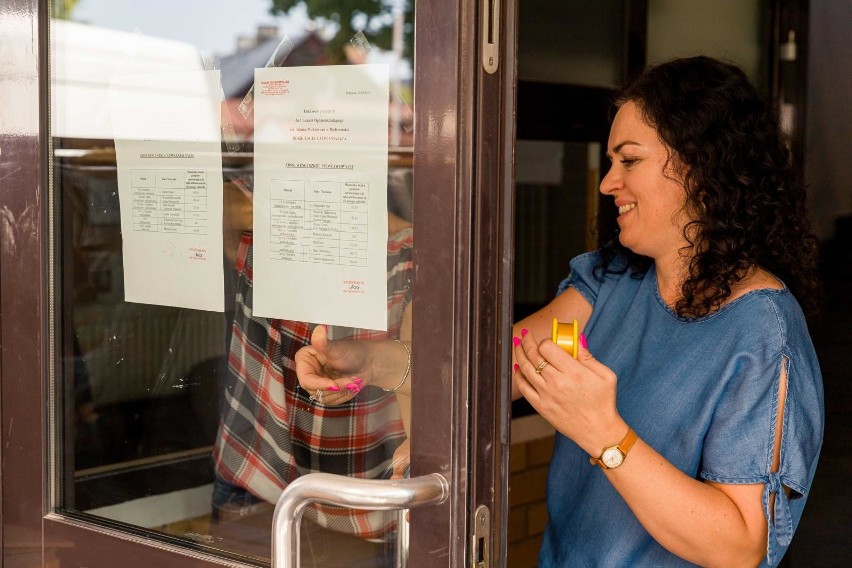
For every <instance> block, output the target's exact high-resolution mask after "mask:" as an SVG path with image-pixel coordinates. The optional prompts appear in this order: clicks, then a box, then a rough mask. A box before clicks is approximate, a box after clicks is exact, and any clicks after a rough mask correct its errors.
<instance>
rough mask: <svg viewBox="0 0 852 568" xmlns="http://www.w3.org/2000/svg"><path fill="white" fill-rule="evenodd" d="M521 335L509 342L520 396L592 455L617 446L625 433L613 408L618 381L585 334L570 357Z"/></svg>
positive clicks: (551, 345) (547, 343)
mask: <svg viewBox="0 0 852 568" xmlns="http://www.w3.org/2000/svg"><path fill="white" fill-rule="evenodd" d="M524 331H526V330H524ZM522 335H523V337H522V338H513V343H514V345H515V348H514V349H515V361H516V362H517V365H516V367H515V369H514V379H515V382H516V384H517V387H518V389H519V390H520V392H521V394H522V395H523V396H524V398H526V399H527V400H528V401H529V403H530V404H531V405H532V406H533V407H534V408H535V409H536V410H537V411H538V412H539V414H541V416H542V417H543V418H544V419H545V420H547V421H548V422H549V423H550V424H551V425H553V427H554V428H556V429H557V430H558V431H559V432H561V433H562V434H564V435H565V436H567V437H568V438H570V439H571V440H573V441H574V442H575V443H577V445H579V446H580V447H581V448H583V450H585V451H586V452H588V453H589V454H590V455H592V456H598V455H599V454H600V452H601V450H602V449H603V448H604V447H606V446H609V445H612V444H615V443H617V442H618V440H620V439H621V438H622V437H623V436H624V433H625V432H626V431H627V425H626V423H625V422H624V421H623V420H622V419H621V417H620V416H619V414H618V410H617V409H616V404H615V393H616V389H615V386H616V382H617V377H616V376H615V373H614V372H613V371H612V370H611V369H610V368H609V367H607V366H606V365H604V364H602V363H601V362H599V361H598V360H597V359H595V358H594V357H593V356H592V354H591V353H589V350H588V348H587V347H586V345H585V336H583V337H582V339H581V343H582V344H583V345H581V346H580V348H579V351H578V357H577V359H574V358H573V357H571V356H570V355H569V354H568V353H566V352H565V351H564V350H563V349H562V348H561V347H559V346H557V345H556V344H555V343H553V342H552V341H551V340H550V339H544V340H542V341H541V342H538V341H536V338H535V337H533V334H532V333H522ZM544 361H547V364H545V365H544V366H543V367H541V366H540V365H542V364H543V362H544Z"/></svg>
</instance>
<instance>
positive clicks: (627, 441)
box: [589, 426, 639, 469]
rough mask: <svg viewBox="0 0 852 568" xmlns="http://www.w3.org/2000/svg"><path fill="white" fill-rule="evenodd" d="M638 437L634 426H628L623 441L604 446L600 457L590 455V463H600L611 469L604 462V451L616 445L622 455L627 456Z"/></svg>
mask: <svg viewBox="0 0 852 568" xmlns="http://www.w3.org/2000/svg"><path fill="white" fill-rule="evenodd" d="M638 439H639V436H638V435H637V434H636V432H634V431H633V428H631V427H630V426H628V427H627V434H625V435H624V438H622V439H621V441H620V442H619V443H618V444H616V445H615V446H607V447H606V448H604V449H603V451H602V452H601V455H600V456H599V457H596V458H594V457H590V458H589V463H590V464H592V465H599V466H601V467H602V468H603V469H611V468H609V467H607V466H606V464H604V462H603V460H602V458H603V455H604V453H606V451H607V450H608V449H610V448H613V447H616V448H618V449H619V451H620V452H621V453H622V455H623V456H624V457H625V458H626V457H627V452H629V451H630V448H632V447H633V444H635V443H636V440H638ZM622 462H623V460H622ZM619 465H620V464H619ZM615 467H617V466H615Z"/></svg>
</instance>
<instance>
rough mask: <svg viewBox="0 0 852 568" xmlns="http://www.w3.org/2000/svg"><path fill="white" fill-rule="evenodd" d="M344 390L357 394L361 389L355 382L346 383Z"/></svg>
mask: <svg viewBox="0 0 852 568" xmlns="http://www.w3.org/2000/svg"><path fill="white" fill-rule="evenodd" d="M346 390H348V391H349V392H351V393H352V394H358V392H359V391H360V390H361V387H360V386H358V385H356V384H355V383H349V384H348V385H346Z"/></svg>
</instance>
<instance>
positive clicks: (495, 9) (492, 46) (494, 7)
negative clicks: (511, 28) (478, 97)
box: [482, 0, 500, 75]
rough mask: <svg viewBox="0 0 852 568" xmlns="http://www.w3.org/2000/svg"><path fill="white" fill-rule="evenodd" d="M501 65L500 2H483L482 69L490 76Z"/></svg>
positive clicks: (491, 0)
mask: <svg viewBox="0 0 852 568" xmlns="http://www.w3.org/2000/svg"><path fill="white" fill-rule="evenodd" d="M499 64H500V0H482V67H483V68H484V69H485V72H486V73H488V74H489V75H491V74H493V73H494V72H496V71H497V67H498V66H499Z"/></svg>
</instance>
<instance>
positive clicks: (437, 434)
mask: <svg viewBox="0 0 852 568" xmlns="http://www.w3.org/2000/svg"><path fill="white" fill-rule="evenodd" d="M481 6H482V3H481V2H475V1H462V2H457V1H456V0H430V1H429V2H421V3H419V4H418V5H417V7H416V11H417V12H416V19H415V25H416V35H417V37H418V53H417V63H416V66H417V68H416V70H415V72H416V79H415V80H416V81H417V82H418V86H417V88H418V100H417V102H416V105H417V113H416V120H417V126H416V139H417V143H416V147H415V167H416V168H417V171H416V177H415V179H416V183H417V189H418V190H419V191H417V192H415V202H416V204H415V213H414V215H415V226H417V227H421V229H420V231H419V232H418V234H419V235H420V237H419V239H418V249H417V253H416V258H415V263H416V274H417V275H418V276H417V278H416V280H415V295H416V296H417V297H418V298H419V299H418V302H416V303H415V304H416V305H415V318H414V319H415V326H414V335H415V341H416V342H417V345H418V346H420V347H419V348H418V350H417V352H416V353H415V355H414V366H415V367H416V368H417V369H422V370H423V371H421V374H420V377H422V379H421V380H419V381H415V383H414V384H415V385H416V386H415V387H414V389H415V391H416V392H417V394H416V395H415V396H416V397H418V404H417V405H416V406H415V410H414V425H415V433H414V436H413V444H414V448H415V451H414V463H413V464H412V474H413V475H420V474H423V473H428V472H432V471H438V472H441V473H443V474H445V475H446V476H447V477H448V478H449V479H450V481H451V484H452V487H453V495H452V497H451V499H450V500H449V502H448V503H447V504H445V505H444V506H443V507H442V508H440V509H432V510H430V509H423V510H417V511H415V512H414V513H413V514H412V521H411V522H412V526H411V534H412V535H428V536H427V537H426V538H414V539H413V540H412V548H411V559H412V563H411V565H412V566H429V567H431V566H441V567H455V566H459V565H463V563H464V562H465V561H466V560H465V559H466V557H467V555H468V553H469V549H470V547H469V543H468V540H469V539H468V538H466V535H467V528H468V526H469V523H468V517H469V510H470V509H471V508H472V507H473V506H475V505H476V504H480V503H484V504H486V505H488V506H489V507H490V508H491V511H492V526H493V528H494V529H496V530H495V531H494V533H493V534H494V535H498V534H501V533H502V534H505V520H504V519H502V517H503V516H504V515H502V514H500V511H499V508H500V507H501V505H502V503H504V502H505V500H506V487H505V484H506V476H505V471H506V469H507V455H506V451H507V448H508V422H507V420H508V416H507V415H506V413H505V412H501V411H498V410H497V408H499V407H498V405H497V404H496V403H497V402H498V401H500V402H504V401H505V400H507V397H508V394H507V390H506V389H507V385H508V373H507V371H506V370H505V369H506V368H507V367H508V365H507V363H506V361H507V359H506V358H507V356H508V348H507V347H506V346H504V345H503V343H502V339H504V338H505V337H508V336H507V332H506V329H505V327H506V326H507V324H508V323H509V318H507V314H509V313H510V309H509V306H510V295H508V296H504V295H502V293H501V292H502V290H504V289H508V282H509V277H508V274H511V271H510V268H511V266H510V263H509V262H508V261H507V253H506V250H507V249H506V247H507V246H510V243H511V239H510V238H507V235H509V234H510V232H511V225H510V224H509V225H507V224H506V223H505V220H506V215H507V214H510V213H511V205H510V203H511V202H510V200H509V196H510V195H511V190H510V181H511V174H509V175H506V173H505V171H502V172H501V170H502V168H501V167H500V164H501V163H504V162H505V161H506V160H509V162H508V163H510V162H511V154H512V153H511V144H512V126H511V125H512V123H513V112H512V109H511V106H512V102H513V90H512V82H513V81H514V48H512V49H511V50H509V51H508V52H507V51H506V49H505V45H510V46H513V45H514V30H513V29H508V30H506V28H507V26H506V25H505V22H512V21H513V19H514V12H515V5H514V2H508V3H507V4H506V5H504V7H503V10H504V13H503V18H502V21H503V22H504V24H503V28H504V33H503V35H502V37H503V38H504V39H503V44H504V45H503V50H502V53H503V64H502V65H501V71H500V73H499V74H497V75H495V76H485V74H484V73H483V72H482V71H481V66H480V65H479V62H478V60H477V57H478V55H477V54H478V45H477V41H478V39H477V38H478V36H479V34H478V28H479V26H478V25H477V21H478V20H477V18H478V10H479V9H480V7H481ZM448 14H457V17H456V18H448ZM0 16H3V17H2V18H0V22H3V24H2V26H3V27H4V28H7V29H3V30H0V31H3V32H4V33H3V37H4V49H3V50H0V65H2V66H3V69H4V71H5V73H4V76H3V78H2V79H0V101H3V105H4V107H6V108H7V109H9V108H14V106H15V105H14V104H9V102H10V101H15V103H17V105H18V106H19V109H16V113H15V115H14V117H12V116H11V115H10V114H9V112H8V110H7V111H5V112H4V110H3V109H2V108H0V113H3V115H2V120H0V213H2V216H0V228H2V236H3V241H2V247H0V272H2V273H3V274H4V275H6V276H7V277H6V278H4V280H3V282H2V286H0V310H2V311H0V318H2V319H0V345H2V356H0V426H2V432H0V434H2V438H0V452H2V453H0V458H2V462H0V463H2V471H0V473H2V478H0V479H2V481H0V495H1V496H2V499H3V500H2V502H1V503H0V514H2V517H0V520H2V526H0V535H2V539H3V540H2V555H3V556H2V559H3V560H4V565H5V562H8V565H10V566H17V565H21V564H23V565H42V564H50V563H51V562H54V561H57V562H58V564H59V565H62V566H64V565H68V566H89V567H94V566H114V565H115V564H116V561H117V559H120V563H121V565H122V566H124V567H128V568H135V567H137V566H138V567H139V568H142V567H145V568H147V567H148V566H170V565H180V566H204V567H207V566H210V567H212V566H220V565H234V562H233V561H228V560H225V559H221V558H218V557H215V556H213V555H210V554H208V553H206V552H205V551H204V550H203V549H202V548H201V547H199V548H198V549H197V550H193V549H189V548H188V547H187V546H184V545H183V544H177V543H169V542H163V541H160V540H153V539H151V538H149V537H147V536H145V535H144V534H142V533H139V534H132V533H129V532H124V531H122V530H120V529H119V528H118V527H107V526H104V525H101V524H97V525H96V524H94V523H91V522H89V521H87V520H85V519H82V518H74V517H72V516H69V515H64V514H58V513H55V512H52V511H51V510H50V507H51V506H52V505H51V503H53V502H54V501H55V500H54V497H53V496H54V494H55V492H56V489H55V488H54V480H53V479H52V477H51V475H52V474H51V472H50V469H49V467H50V466H49V464H50V462H51V458H52V456H51V452H52V451H53V450H52V449H51V448H52V445H51V440H50V439H49V435H50V432H51V426H52V424H53V418H52V414H51V409H50V406H49V404H48V401H49V398H48V397H50V396H54V393H53V392H52V389H51V386H50V385H51V381H50V377H51V376H52V367H51V365H54V362H55V360H56V358H55V356H54V355H53V353H54V350H55V346H52V345H50V342H51V341H52V340H51V338H50V336H49V325H50V323H51V321H50V319H49V318H50V317H51V314H50V313H49V306H50V303H49V301H48V300H49V298H50V297H51V296H50V295H51V294H53V292H52V290H51V279H52V278H54V277H60V276H61V275H53V274H52V273H51V270H52V266H56V265H57V264H56V263H55V262H54V259H53V258H52V256H51V255H52V254H53V252H52V250H50V249H49V246H50V242H49V240H50V238H49V235H50V233H49V228H50V223H52V222H53V220H52V218H53V216H54V214H53V212H52V211H51V207H52V206H53V205H52V202H51V196H50V193H49V192H50V180H49V171H48V159H47V158H48V155H49V149H50V148H49V142H50V140H49V137H48V135H47V133H48V132H49V131H48V119H49V112H48V109H49V105H48V104H47V103H46V102H47V101H48V100H49V99H48V96H49V92H48V89H49V82H50V81H49V75H48V69H49V67H48V60H47V59H48V57H47V56H48V51H49V50H48V47H49V43H48V37H47V32H48V15H47V2H46V0H41V1H38V2H34V1H32V0H8V1H6V2H4V3H3V4H2V5H0ZM448 24H449V25H448ZM509 27H511V26H509ZM507 54H508V55H510V57H507V56H506V55H507ZM418 78H419V80H418ZM477 89H482V92H483V93H491V94H485V95H479V98H478V99H475V95H474V94H475V93H476V92H477ZM491 96H494V97H499V101H500V102H497V103H494V104H491V103H487V102H486V101H488V100H490V97H491ZM492 113H494V114H492ZM495 135H496V136H497V138H495V139H491V138H490V137H492V136H495ZM477 141H479V142H477ZM495 141H496V142H495ZM474 216H478V218H475V217H474ZM450 298H451V299H452V300H451V301H450V300H449V299H450ZM495 377H500V380H499V381H495V380H494V379H495ZM471 401H474V407H475V408H474V410H475V414H471V409H470V405H471ZM502 408H503V410H505V408H506V407H505V405H503V406H502ZM472 428H475V429H476V430H478V431H475V432H473V431H472V430H471V429H472ZM479 430H481V431H479ZM427 433H428V434H429V435H428V436H426V434H427ZM470 440H474V442H473V443H469V441H470ZM448 441H449V442H450V443H448ZM483 458H484V459H485V460H486V461H484V462H483V461H481V460H483ZM501 485H502V486H501ZM501 519H502V520H501ZM492 541H494V542H495V546H496V548H494V549H493V550H494V552H495V553H496V554H495V557H494V559H495V561H497V562H499V558H501V557H503V558H504V557H505V554H504V553H505V543H502V544H501V542H502V539H500V538H498V537H496V536H495V537H494V538H492ZM436 550H438V552H437V553H436V552H435V551H436ZM501 550H502V551H503V553H501V552H500V551H501Z"/></svg>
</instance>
